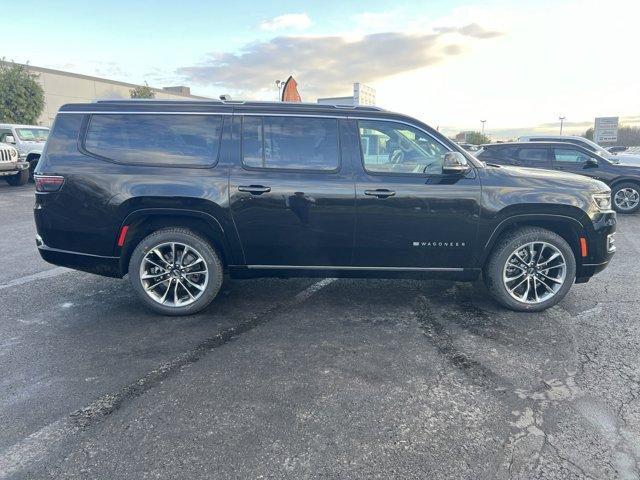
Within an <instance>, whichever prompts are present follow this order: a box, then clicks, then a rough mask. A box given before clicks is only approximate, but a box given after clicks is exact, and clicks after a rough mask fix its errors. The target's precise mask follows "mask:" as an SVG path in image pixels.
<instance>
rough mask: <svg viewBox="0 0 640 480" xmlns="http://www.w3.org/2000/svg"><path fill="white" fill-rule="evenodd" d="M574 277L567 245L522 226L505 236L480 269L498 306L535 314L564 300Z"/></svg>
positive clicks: (557, 237)
mask: <svg viewBox="0 0 640 480" xmlns="http://www.w3.org/2000/svg"><path fill="white" fill-rule="evenodd" d="M575 276H576V261H575V257H574V254H573V250H572V249H571V247H570V246H569V244H568V243H567V242H566V241H565V240H564V239H563V238H562V237H561V236H560V235H557V234H556V233H553V232H551V231H549V230H545V229H543V228H538V227H524V228H521V229H518V230H515V231H513V232H511V233H509V234H507V235H505V236H504V237H503V238H502V239H501V240H500V241H499V243H498V245H497V246H496V247H495V249H494V250H493V252H492V254H491V257H490V258H489V260H488V261H487V264H486V265H485V269H484V280H485V284H486V285H487V288H488V290H489V292H490V293H491V295H492V296H493V297H494V298H495V299H496V300H497V301H498V302H499V303H501V304H502V305H504V306H506V307H508V308H510V309H512V310H517V311H533V312H538V311H541V310H545V309H547V308H549V307H551V306H553V305H555V304H556V303H558V302H559V301H560V300H562V299H563V298H564V296H565V295H566V294H567V292H568V291H569V289H570V288H571V285H573V282H574V280H575Z"/></svg>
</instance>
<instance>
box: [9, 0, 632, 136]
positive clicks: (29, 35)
mask: <svg viewBox="0 0 640 480" xmlns="http://www.w3.org/2000/svg"><path fill="white" fill-rule="evenodd" d="M95 3H96V4H94V2H86V1H85V0H82V1H79V0H69V1H62V0H58V1H50V2H42V1H36V0H22V1H21V2H20V11H22V12H28V15H14V16H12V22H9V23H8V24H7V23H5V22H3V23H4V25H3V41H2V42H1V44H0V57H5V58H6V59H8V60H14V61H17V62H29V63H31V64H32V65H37V66H43V67H49V68H57V69H62V70H68V71H73V72H77V73H83V74H88V75H96V76H103V77H108V78H112V79H115V80H123V81H128V82H132V83H141V82H144V81H147V82H148V83H149V84H150V85H152V86H157V87H161V86H167V85H177V84H185V85H189V86H191V88H192V92H193V93H195V94H200V95H204V96H211V97H217V96H218V95H220V94H222V93H229V94H231V95H232V97H234V98H256V99H265V100H271V99H275V98H276V96H277V90H276V87H275V80H276V79H286V78H287V76H288V75H289V74H293V75H294V76H295V77H296V79H297V81H298V83H299V86H300V92H301V94H302V97H303V100H304V101H315V99H316V98H317V97H318V96H340V95H348V94H350V93H351V90H352V84H353V82H355V81H359V82H363V83H366V84H368V85H371V86H372V87H374V88H375V89H376V91H377V103H378V104H379V105H380V106H382V107H384V108H388V109H391V110H395V111H400V112H403V113H407V114H410V115H413V116H415V117H418V118H420V119H421V120H424V121H426V122H428V123H429V124H431V125H432V126H434V127H439V128H440V130H441V131H443V132H445V133H447V134H453V133H456V132H458V131H460V130H468V129H476V130H479V129H480V120H481V119H482V120H487V122H486V130H487V132H488V133H489V134H490V135H492V136H493V137H495V138H506V137H510V136H517V135H520V134H524V133H528V132H534V131H535V132H543V131H545V132H549V133H552V132H557V130H558V125H559V122H558V116H560V115H564V116H566V117H567V120H566V123H565V126H566V127H567V131H569V132H580V133H581V132H583V131H584V130H586V129H587V128H588V127H589V126H590V125H591V124H592V122H593V118H594V117H596V116H609V115H618V116H620V117H623V119H622V120H623V122H626V123H629V124H640V62H639V61H638V60H637V59H636V58H635V57H637V55H638V44H639V41H638V33H637V32H638V30H639V29H638V25H640V2H639V1H638V0H608V1H607V2H602V1H595V0H594V1H591V0H583V1H577V0H565V1H563V0H537V1H514V0H511V1H506V0H489V1H478V0H469V1H458V0H449V1H438V0H432V1H428V0H420V1H407V0H395V1H394V2H389V1H387V0H385V1H379V0H369V1H367V2H344V1H343V0H339V1H338V0H322V1H308V2H300V1H296V2H294V1H290V0H281V1H278V2H275V1H273V2H269V1H247V2H243V1H241V0H238V1H235V2H228V1H225V2H201V1H197V0H182V1H181V2H175V0H172V1H134V2H130V1H126V2H125V1H122V0H112V1H109V2H99V4H97V3H98V2H95ZM7 25H8V27H7Z"/></svg>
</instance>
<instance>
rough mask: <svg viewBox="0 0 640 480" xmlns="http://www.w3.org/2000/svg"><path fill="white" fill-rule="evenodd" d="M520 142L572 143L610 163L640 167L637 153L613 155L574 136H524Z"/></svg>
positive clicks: (582, 138) (594, 144)
mask: <svg viewBox="0 0 640 480" xmlns="http://www.w3.org/2000/svg"><path fill="white" fill-rule="evenodd" d="M518 141H520V142H563V143H573V144H574V145H580V146H581V147H583V148H586V149H587V150H589V151H590V152H593V153H595V154H597V155H600V156H601V157H603V158H606V159H607V160H609V161H610V162H611V163H627V164H631V165H640V155H639V154H637V153H633V154H632V153H629V154H626V153H624V152H623V153H619V154H614V153H612V152H609V151H607V150H606V149H604V148H602V147H601V146H600V145H598V144H597V143H595V142H592V141H591V140H589V139H588V138H584V137H579V136H574V135H526V136H522V137H520V138H518Z"/></svg>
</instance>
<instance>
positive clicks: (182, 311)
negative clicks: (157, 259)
mask: <svg viewBox="0 0 640 480" xmlns="http://www.w3.org/2000/svg"><path fill="white" fill-rule="evenodd" d="M168 242H179V243H183V244H185V245H189V246H190V247H193V248H194V249H195V250H197V251H198V253H200V255H202V258H203V259H204V261H205V263H206V264H207V269H208V270H209V283H208V284H207V287H206V290H205V292H204V293H203V294H202V296H200V298H198V299H197V300H196V301H195V302H193V303H191V304H189V305H185V306H182V307H169V306H164V305H161V304H159V303H158V302H156V301H154V300H153V299H152V298H151V297H149V295H148V294H147V292H146V291H145V289H144V286H143V284H142V280H141V279H140V264H141V263H142V260H143V258H144V256H145V255H146V254H147V252H149V250H151V249H152V248H154V247H156V246H158V245H159V244H161V243H168ZM222 276H223V272H222V263H221V261H220V258H219V256H218V255H217V253H216V252H215V250H214V249H213V248H212V247H211V245H210V244H209V243H208V242H206V241H205V240H203V239H202V238H200V237H198V236H197V235H195V234H193V233H190V232H188V231H186V230H182V229H168V230H159V231H157V232H155V233H152V234H151V235H149V236H147V237H146V238H144V239H143V240H142V241H141V242H140V243H139V244H138V245H137V246H136V248H135V250H134V251H133V253H132V254H131V258H130V260H129V281H130V283H131V285H132V286H133V289H134V290H135V292H136V293H137V294H138V296H139V297H140V299H141V300H142V301H143V302H144V303H145V304H146V305H147V306H148V307H150V308H151V309H152V310H154V311H156V312H158V313H160V314H163V315H172V316H180V315H191V314H195V313H197V312H199V311H200V310H202V309H204V308H206V307H207V306H208V305H209V304H210V303H211V302H212V301H213V299H214V298H215V297H216V295H217V294H218V291H219V290H220V286H221V284H222Z"/></svg>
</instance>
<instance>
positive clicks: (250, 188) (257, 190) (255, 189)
mask: <svg viewBox="0 0 640 480" xmlns="http://www.w3.org/2000/svg"><path fill="white" fill-rule="evenodd" d="M238 190H239V191H240V192H249V193H250V194H252V195H262V194H263V193H267V192H270V191H271V187H265V186H264V185H240V186H239V187H238Z"/></svg>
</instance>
